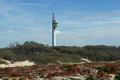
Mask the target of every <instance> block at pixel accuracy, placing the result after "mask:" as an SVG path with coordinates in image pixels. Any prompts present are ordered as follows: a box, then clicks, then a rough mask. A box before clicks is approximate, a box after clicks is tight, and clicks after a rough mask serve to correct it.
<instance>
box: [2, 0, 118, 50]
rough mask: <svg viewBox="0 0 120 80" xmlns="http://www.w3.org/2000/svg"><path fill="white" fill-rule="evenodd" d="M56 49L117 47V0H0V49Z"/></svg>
mask: <svg viewBox="0 0 120 80" xmlns="http://www.w3.org/2000/svg"><path fill="white" fill-rule="evenodd" d="M53 12H54V13H55V18H56V20H58V21H59V24H58V28H57V46H81V47H82V46H86V45H110V46H119V45H120V0H0V48H3V47H7V46H9V44H10V43H14V42H19V43H20V44H23V43H24V42H25V41H35V42H38V43H42V44H48V45H49V46H51V45H52V37H51V36H52V33H51V28H52V23H51V22H52V14H53Z"/></svg>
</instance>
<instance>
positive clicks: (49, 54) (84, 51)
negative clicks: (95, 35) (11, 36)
mask: <svg viewBox="0 0 120 80" xmlns="http://www.w3.org/2000/svg"><path fill="white" fill-rule="evenodd" d="M81 57H83V58H88V59H90V60H93V61H112V60H119V59H120V47H116V46H105V45H98V46H90V45H89V46H84V47H76V46H57V47H50V46H45V45H43V44H39V43H36V42H33V41H30V42H28V41H26V42H25V43H24V44H19V43H12V44H10V45H9V47H7V48H1V49H0V58H1V59H6V60H10V61H13V62H14V61H23V60H30V61H34V62H36V63H38V64H49V63H60V62H62V63H67V62H80V61H81V60H80V59H81Z"/></svg>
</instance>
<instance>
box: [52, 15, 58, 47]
mask: <svg viewBox="0 0 120 80" xmlns="http://www.w3.org/2000/svg"><path fill="white" fill-rule="evenodd" d="M57 25H58V21H57V20H55V16H54V13H53V18H52V46H56V28H57Z"/></svg>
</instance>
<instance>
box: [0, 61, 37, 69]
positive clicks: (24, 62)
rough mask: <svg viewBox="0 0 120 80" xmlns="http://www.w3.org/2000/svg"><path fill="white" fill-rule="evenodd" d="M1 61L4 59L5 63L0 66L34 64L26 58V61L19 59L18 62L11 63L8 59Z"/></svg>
mask: <svg viewBox="0 0 120 80" xmlns="http://www.w3.org/2000/svg"><path fill="white" fill-rule="evenodd" d="M1 60H2V61H5V62H6V63H7V64H0V67H2V68H4V67H15V66H32V65H35V63H34V62H30V61H28V60H26V61H19V62H14V63H13V64H12V63H11V62H10V61H8V60H3V59H1Z"/></svg>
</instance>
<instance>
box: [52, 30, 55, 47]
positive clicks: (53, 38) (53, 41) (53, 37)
mask: <svg viewBox="0 0 120 80" xmlns="http://www.w3.org/2000/svg"><path fill="white" fill-rule="evenodd" d="M52 46H56V29H54V28H52Z"/></svg>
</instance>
